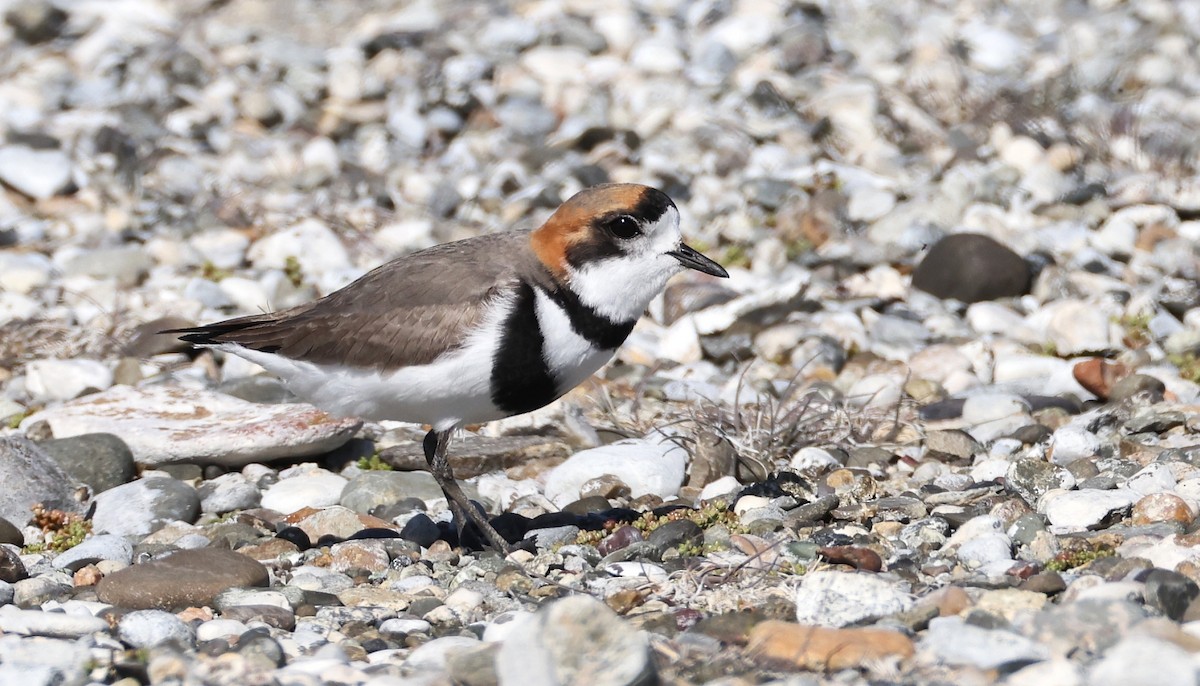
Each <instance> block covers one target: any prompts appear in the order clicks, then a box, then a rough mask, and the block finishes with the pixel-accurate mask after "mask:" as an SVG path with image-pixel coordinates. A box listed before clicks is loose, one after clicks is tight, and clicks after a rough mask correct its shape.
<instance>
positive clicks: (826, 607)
mask: <svg viewBox="0 0 1200 686" xmlns="http://www.w3.org/2000/svg"><path fill="white" fill-rule="evenodd" d="M795 602H796V620H797V621H798V622H800V623H801V624H808V625H815V626H828V627H844V626H850V625H852V624H857V623H860V622H863V621H868V620H873V619H879V618H881V617H887V616H888V615H893V614H897V613H900V612H903V611H905V610H907V609H908V608H910V607H912V604H913V599H912V597H911V596H909V595H908V594H907V593H904V592H903V591H901V590H899V589H897V588H896V586H895V585H894V584H892V583H889V582H888V581H885V580H883V579H880V578H879V577H877V576H874V575H871V574H862V573H845V572H832V571H817V572H810V573H808V574H806V575H805V576H804V578H803V580H802V581H801V583H800V587H799V588H798V589H796V596H795Z"/></svg>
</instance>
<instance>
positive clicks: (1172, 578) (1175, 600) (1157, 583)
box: [1137, 569, 1200, 622]
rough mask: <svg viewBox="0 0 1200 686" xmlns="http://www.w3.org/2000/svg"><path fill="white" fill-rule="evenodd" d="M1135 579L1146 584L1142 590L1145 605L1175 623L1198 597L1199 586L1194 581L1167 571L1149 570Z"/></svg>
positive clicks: (1199, 593)
mask: <svg viewBox="0 0 1200 686" xmlns="http://www.w3.org/2000/svg"><path fill="white" fill-rule="evenodd" d="M1137 579H1138V580H1139V581H1142V582H1143V583H1145V584H1146V585H1145V587H1143V589H1142V597H1143V598H1144V599H1145V600H1146V604H1147V605H1149V606H1150V607H1153V608H1155V609H1156V610H1158V611H1159V612H1162V613H1163V614H1164V615H1166V616H1167V617H1169V618H1171V619H1173V620H1175V621H1177V622H1178V621H1179V620H1181V619H1183V615H1184V613H1185V612H1187V609H1188V606H1189V605H1191V604H1192V601H1193V600H1195V599H1196V597H1197V596H1200V586H1197V585H1196V582H1195V581H1192V580H1191V579H1189V578H1187V577H1186V576H1184V575H1182V574H1180V573H1179V572H1173V571H1171V570H1169V569H1151V570H1149V571H1146V572H1143V573H1142V574H1139V575H1138V576H1137Z"/></svg>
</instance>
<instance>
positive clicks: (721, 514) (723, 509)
mask: <svg viewBox="0 0 1200 686" xmlns="http://www.w3.org/2000/svg"><path fill="white" fill-rule="evenodd" d="M681 519H686V520H689V521H690V522H692V523H693V524H695V525H696V526H698V527H700V528H701V529H708V528H709V527H712V526H716V525H718V524H719V525H721V526H724V527H725V528H726V529H728V530H729V533H731V534H741V533H746V527H744V526H742V523H741V521H740V520H739V519H738V517H737V515H736V514H734V512H733V510H731V509H729V506H728V505H726V504H721V505H713V504H709V505H705V506H704V507H702V508H699V509H696V510H691V509H686V508H680V509H678V510H672V511H670V512H668V513H667V514H665V515H658V516H656V515H655V514H654V513H653V512H644V513H642V516H640V517H638V518H637V519H635V520H633V521H632V522H629V526H632V527H633V528H635V529H637V530H638V531H641V532H642V533H643V534H644V535H649V534H650V532H652V531H654V530H655V529H657V528H658V527H660V526H662V525H663V524H666V523H668V522H677V521H679V520H681ZM622 526H624V523H622V522H616V521H609V522H605V523H604V528H603V529H596V530H593V531H580V532H579V535H578V536H576V537H575V543H577V544H578V545H591V546H595V545H598V544H599V543H600V541H603V540H604V539H605V538H607V537H608V535H609V534H611V533H612V532H614V531H616V530H617V529H619V528H620V527H622ZM683 545H685V546H686V545H688V544H686V543H685V544H683ZM689 550H690V549H689ZM706 552H712V551H711V550H700V552H696V553H683V551H682V550H681V551H680V553H681V554H695V555H700V554H704V553H706Z"/></svg>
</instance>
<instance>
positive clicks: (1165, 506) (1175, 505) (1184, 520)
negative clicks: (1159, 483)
mask: <svg viewBox="0 0 1200 686" xmlns="http://www.w3.org/2000/svg"><path fill="white" fill-rule="evenodd" d="M1194 518H1195V517H1194V516H1193V515H1192V508H1190V507H1188V504H1187V502H1185V501H1184V499H1183V498H1180V497H1179V496H1177V495H1175V494H1174V493H1151V494H1150V495H1148V496H1145V497H1143V498H1142V499H1141V500H1139V501H1137V502H1136V503H1134V505H1133V523H1134V525H1135V526H1141V525H1144V524H1156V523H1158V522H1179V523H1180V524H1190V523H1191V521H1192V519H1194Z"/></svg>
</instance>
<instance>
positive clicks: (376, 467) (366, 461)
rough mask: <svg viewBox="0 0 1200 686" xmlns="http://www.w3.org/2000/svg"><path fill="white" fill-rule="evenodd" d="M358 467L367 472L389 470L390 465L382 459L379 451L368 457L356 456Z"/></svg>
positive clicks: (390, 468) (390, 469)
mask: <svg viewBox="0 0 1200 686" xmlns="http://www.w3.org/2000/svg"><path fill="white" fill-rule="evenodd" d="M358 468H359V469H361V470H363V471H367V472H390V471H392V465H390V464H388V463H387V462H384V461H383V458H382V457H380V456H379V453H375V454H374V455H372V456H370V457H360V458H358Z"/></svg>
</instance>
